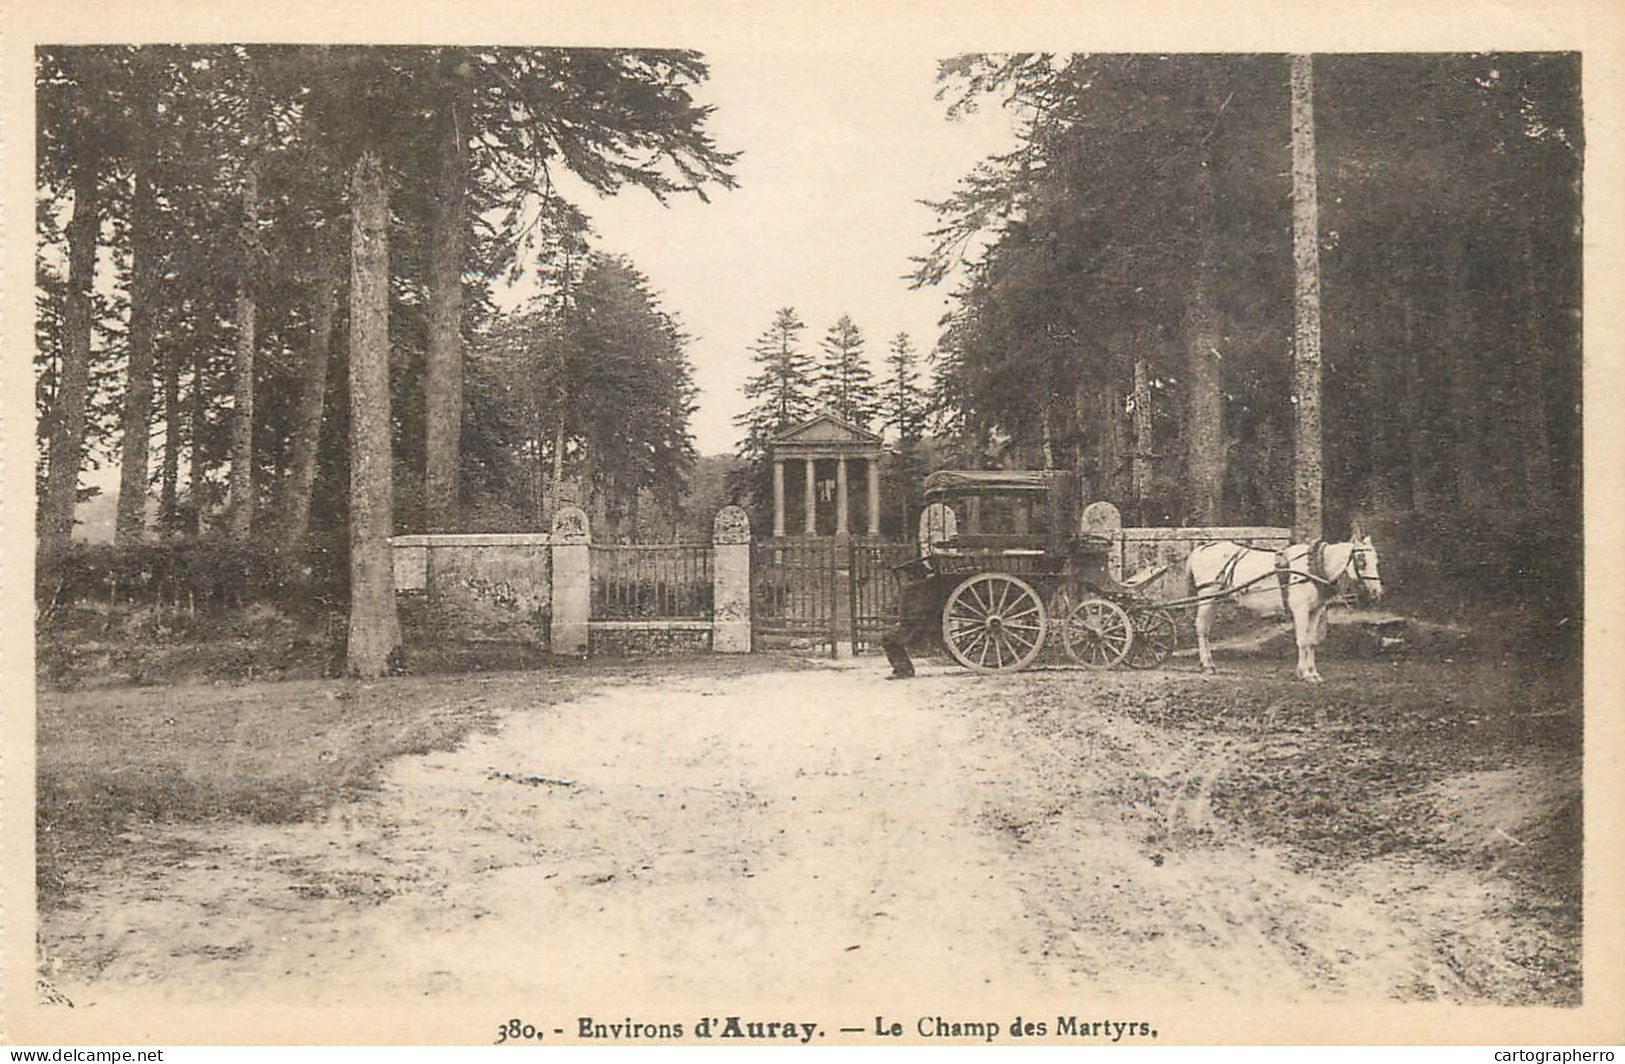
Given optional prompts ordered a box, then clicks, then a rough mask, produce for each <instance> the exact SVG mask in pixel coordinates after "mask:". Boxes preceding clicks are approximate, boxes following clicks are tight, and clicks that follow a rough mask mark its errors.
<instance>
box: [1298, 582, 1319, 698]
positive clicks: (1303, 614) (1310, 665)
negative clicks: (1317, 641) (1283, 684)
mask: <svg viewBox="0 0 1625 1064" xmlns="http://www.w3.org/2000/svg"><path fill="white" fill-rule="evenodd" d="M1313 623H1314V622H1313V620H1312V619H1311V618H1310V616H1309V611H1308V610H1307V609H1306V608H1305V607H1304V606H1303V605H1302V604H1301V603H1297V602H1294V603H1293V604H1292V634H1293V635H1294V636H1295V637H1296V638H1297V641H1298V679H1300V680H1307V681H1308V682H1310V683H1314V682H1315V680H1316V679H1317V677H1316V676H1315V647H1314V644H1313V643H1312V642H1311V639H1312V638H1313V635H1312V627H1311V626H1312V625H1313Z"/></svg>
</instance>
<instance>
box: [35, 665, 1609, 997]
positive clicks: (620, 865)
mask: <svg viewBox="0 0 1625 1064" xmlns="http://www.w3.org/2000/svg"><path fill="white" fill-rule="evenodd" d="M883 673H884V669H883V668H882V667H881V665H880V664H878V663H877V662H876V661H875V660H874V659H859V660H857V661H854V662H849V663H831V664H828V665H825V666H821V667H817V668H813V669H802V670H798V671H792V672H763V673H754V674H746V675H734V676H726V677H706V676H703V675H700V676H695V675H686V676H682V677H678V678H674V679H671V680H669V681H667V682H662V683H658V684H656V683H639V684H631V685H623V686H610V687H606V688H604V689H602V690H599V691H597V692H596V693H594V694H592V695H590V696H588V697H584V698H580V699H577V700H574V701H570V702H565V703H562V704H557V705H551V706H546V707H545V708H538V707H536V706H534V705H530V704H528V703H527V698H526V690H527V686H526V685H527V684H528V683H530V682H531V681H529V680H527V679H526V678H525V677H523V676H519V675H517V674H514V675H509V676H504V677H496V678H484V679H481V678H477V677H474V678H469V680H468V681H467V682H468V683H469V684H487V685H490V686H489V687H488V688H487V690H488V691H490V692H491V693H492V700H493V701H494V702H500V703H501V704H502V710H501V714H500V723H499V727H498V729H497V730H496V731H495V733H494V734H489V735H476V736H474V737H472V738H471V739H469V740H468V741H467V742H466V743H465V744H464V745H463V746H462V747H461V748H459V749H457V750H455V751H452V752H443V753H435V754H429V755H426V756H420V757H408V758H403V759H401V760H399V761H397V762H395V763H394V764H393V765H392V766H390V768H389V769H388V771H387V772H386V773H385V775H384V778H383V781H382V783H381V785H380V786H379V788H378V789H377V790H376V792H375V793H372V794H370V795H367V796H365V797H363V798H361V799H359V800H356V801H353V802H348V803H345V804H341V805H339V806H337V807H335V808H333V809H332V810H331V811H330V813H328V814H327V815H326V816H324V817H323V818H322V819H320V820H319V821H318V822H314V823H300V824H287V825H251V824H241V823H233V824H227V825H222V826H219V827H213V828H208V829H205V828H200V827H197V826H185V827H179V826H177V827H165V826H156V825H147V826H144V827H142V828H141V829H140V830H141V832H142V834H143V836H144V838H142V839H141V840H140V841H141V843H142V845H140V846H139V847H137V849H136V851H135V852H138V853H140V854H142V855H143V856H142V857H140V858H131V859H129V860H127V861H124V862H120V863H118V864H116V865H113V866H110V867H106V868H101V869H94V870H84V869H81V870H80V872H81V886H80V889H78V890H77V891H76V902H75V904H73V905H70V906H65V907H63V908H61V909H58V910H56V911H53V912H50V913H47V914H46V915H45V916H44V917H42V944H43V948H44V952H45V956H46V958H47V964H48V966H49V967H50V969H51V974H52V976H53V978H54V980H55V982H56V983H57V985H58V986H60V987H61V989H62V990H63V991H64V992H66V993H67V994H68V995H69V996H70V997H71V998H73V999H74V1001H75V1002H76V1003H77V1004H79V1005H81V1006H83V1005H87V1004H93V1003H95V1002H96V1001H98V1000H108V1001H112V1000H117V999H118V998H119V996H120V995H121V994H126V993H129V992H132V991H140V992H144V993H158V994H175V995H180V996H184V997H185V998H187V999H189V1000H196V999H198V998H200V997H203V998H213V997H220V998H230V997H235V996H237V995H240V994H243V993H249V992H251V993H254V994H256V995H273V996H275V997H286V998H291V999H294V1000H305V999H313V1000H321V1001H324V1002H326V1003H328V1004H331V1003H333V1002H334V1001H335V1000H339V999H342V997H343V996H344V994H346V993H347V992H350V991H352V990H353V991H354V992H357V993H362V992H364V993H365V994H366V995H367V996H375V995H377V994H380V993H384V994H390V995H392V996H397V997H399V996H404V995H429V996H430V997H435V996H440V995H462V994H472V993H476V992H478V991H480V990H481V989H483V988H488V987H490V986H492V985H501V986H504V987H506V988H509V989H510V990H511V991H513V992H514V993H515V994H531V995H536V996H537V997H536V999H537V1000H542V999H545V998H548V997H553V998H557V997H560V996H566V997H568V999H569V1000H571V1001H575V1002H581V1001H590V1000H594V999H595V998H596V999H597V1000H602V1001H604V1002H606V1007H608V1008H611V1009H619V1008H621V1007H623V1006H621V1005H615V1004H609V1003H611V1002H617V1001H626V1000H634V999H637V998H640V997H649V996H658V997H663V998H670V997H680V996H681V995H682V994H683V993H684V992H685V991H688V990H692V988H693V987H694V985H695V982H696V980H697V979H703V981H704V984H705V986H706V988H707V990H708V992H709V993H710V994H711V995H713V996H715V997H717V998H719V999H726V998H728V997H729V996H730V995H736V996H737V995H748V996H750V997H752V998H754V999H757V1000H762V999H771V1000H774V1001H780V1002H783V1003H785V1004H786V1005H792V1004H794V1003H796V1002H812V1001H828V1000H833V999H836V998H852V997H853V996H854V995H855V994H858V993H861V992H862V991H863V990H865V989H866V988H874V987H882V986H885V987H896V986H905V987H907V988H909V991H910V993H911V994H913V995H915V996H916V998H917V999H923V998H924V997H926V996H928V995H930V994H931V993H933V992H951V993H954V994H958V995H963V994H965V993H967V992H971V991H974V990H975V989H976V988H978V987H983V986H991V987H996V988H998V990H999V992H1000V993H1001V995H1006V996H1007V995H1010V994H1013V993H1019V992H1022V991H1024V990H1027V989H1031V990H1032V991H1034V992H1039V993H1043V994H1045V995H1048V996H1050V997H1054V996H1055V995H1063V996H1064V995H1086V994H1091V993H1098V992H1101V991H1103V990H1109V991H1111V992H1114V993H1133V992H1135V991H1136V989H1138V988H1143V987H1156V988H1157V989H1158V992H1159V994H1160V995H1163V996H1166V995H1167V994H1168V993H1169V992H1170V991H1174V992H1179V991H1187V992H1189V993H1190V994H1193V995H1211V994H1236V995H1258V994H1268V995H1270V996H1271V997H1273V998H1276V999H1280V998H1282V997H1283V996H1284V997H1288V998H1296V999H1300V1000H1305V1001H1320V1000H1327V999H1337V998H1379V999H1389V1000H1395V999H1397V1000H1417V999H1434V998H1439V999H1446V1000H1462V1001H1473V1000H1483V1001H1499V1002H1525V1001H1542V1002H1545V1003H1558V1002H1560V1001H1563V1000H1572V999H1573V998H1572V995H1573V994H1574V993H1577V990H1576V984H1577V978H1578V967H1577V965H1578V958H1577V946H1578V937H1577V935H1578V931H1577V917H1578V914H1577V912H1576V913H1575V914H1573V915H1574V920H1575V927H1574V929H1573V935H1572V936H1568V935H1567V933H1566V932H1563V931H1562V930H1561V929H1558V930H1554V929H1553V927H1554V925H1553V924H1552V923H1551V921H1549V920H1548V921H1545V922H1542V921H1540V920H1530V919H1525V918H1524V917H1521V916H1519V912H1520V911H1522V910H1524V909H1527V906H1522V907H1521V908H1520V904H1519V898H1518V897H1516V896H1515V894H1516V892H1515V889H1514V883H1515V881H1514V880H1513V879H1511V878H1508V876H1507V875H1505V874H1503V873H1504V872H1505V869H1504V868H1502V867H1501V866H1500V865H1498V864H1496V863H1494V861H1491V862H1489V863H1485V862H1483V861H1476V860H1463V861H1454V862H1451V861H1435V860H1430V859H1428V858H1427V857H1426V856H1425V855H1419V854H1418V851H1415V850H1403V851H1390V852H1387V853H1383V852H1355V851H1352V850H1351V851H1349V854H1348V859H1346V860H1344V859H1339V860H1316V859H1314V858H1313V855H1310V856H1306V851H1303V850H1301V849H1299V848H1296V847H1294V846H1293V845H1291V844H1290V842H1289V841H1288V840H1283V839H1282V838H1280V837H1272V835H1271V833H1270V832H1269V831H1267V830H1257V826H1256V824H1252V826H1250V824H1251V823H1252V822H1250V821H1249V819H1248V816H1247V815H1246V812H1247V810H1248V809H1256V808H1258V807H1259V803H1260V801H1261V799H1260V798H1259V797H1258V796H1259V795H1260V794H1268V793H1273V792H1268V789H1267V788H1265V789H1264V790H1262V791H1261V790H1260V789H1259V787H1257V786H1253V787H1252V788H1251V789H1248V787H1247V786H1245V784H1246V783H1247V781H1248V780H1253V781H1254V782H1255V783H1256V773H1257V772H1258V771H1259V766H1260V765H1266V764H1268V763H1271V762H1270V759H1271V758H1279V757H1282V756H1287V755H1289V754H1290V751H1291V744H1292V743H1294V742H1296V743H1298V744H1299V746H1300V747H1301V746H1303V745H1304V744H1306V743H1308V742H1310V741H1312V738H1313V736H1314V735H1316V734H1320V733H1323V732H1325V731H1326V729H1327V728H1328V727H1330V728H1331V730H1332V731H1333V732H1335V731H1336V727H1335V725H1328V724H1327V722H1326V720H1325V719H1324V712H1323V711H1322V713H1321V717H1322V719H1321V720H1320V721H1319V724H1318V727H1319V729H1320V731H1319V732H1317V731H1316V730H1315V729H1316V727H1317V724H1316V722H1315V721H1313V720H1310V721H1309V722H1307V723H1306V724H1305V725H1304V727H1302V728H1298V727H1297V726H1296V725H1292V724H1290V722H1285V721H1282V720H1278V719H1277V715H1278V711H1279V705H1285V704H1289V702H1290V699H1292V698H1296V697H1297V695H1296V694H1295V692H1297V691H1299V690H1302V688H1301V687H1290V688H1289V687H1287V686H1285V685H1284V684H1280V683H1277V685H1276V688H1275V689H1276V690H1278V691H1280V692H1283V693H1284V694H1283V696H1282V697H1283V698H1285V699H1287V700H1288V702H1282V703H1279V704H1272V705H1273V706H1274V707H1275V708H1270V707H1266V708H1265V710H1263V711H1253V715H1252V716H1251V717H1250V718H1248V720H1247V721H1245V722H1242V721H1239V718H1240V717H1241V715H1242V713H1241V711H1238V712H1237V715H1236V716H1235V717H1232V718H1230V719H1228V720H1227V721H1225V722H1223V723H1224V724H1225V725H1226V726H1225V727H1203V728H1199V729H1193V728H1191V727H1189V726H1188V724H1189V722H1188V721H1187V722H1180V721H1176V720H1173V719H1163V718H1159V717H1158V716H1157V715H1156V714H1157V713H1160V712H1163V711H1162V710H1158V709H1157V708H1156V707H1158V706H1168V705H1181V704H1185V702H1186V701H1187V696H1188V695H1189V694H1190V693H1191V692H1193V691H1202V692H1206V693H1208V694H1211V693H1212V692H1214V691H1218V692H1220V693H1221V694H1223V693H1224V692H1226V691H1239V690H1241V687H1240V686H1238V685H1242V684H1245V683H1247V682H1248V681H1246V680H1245V679H1244V678H1241V677H1235V676H1232V677H1228V678H1226V677H1221V678H1218V679H1214V680H1205V679H1203V678H1201V677H1199V676H1196V675H1194V674H1192V673H1189V672H1183V671H1164V672H1162V673H1157V674H1149V675H1148V674H1128V673H1125V674H1117V673H1113V674H1108V675H1100V674H1086V673H1076V672H1034V673H1029V674H1024V675H1022V676H1019V677H999V678H979V677H975V676H972V675H970V674H968V673H966V672H964V671H962V670H958V669H948V668H946V667H942V666H938V667H930V666H928V667H926V668H924V669H922V674H921V677H920V678H919V679H917V680H915V681H914V682H911V683H886V682H883V681H882V676H883ZM1356 682H1360V681H1358V680H1356V679H1353V678H1351V679H1349V680H1346V681H1345V682H1344V684H1343V687H1344V688H1345V689H1346V690H1345V693H1347V690H1351V689H1352V688H1350V684H1353V683H1356ZM1215 685H1216V686H1215ZM1326 687H1327V689H1328V690H1331V691H1333V692H1334V694H1335V691H1336V690H1337V689H1338V687H1339V685H1338V683H1337V682H1336V681H1335V680H1334V682H1333V683H1331V684H1328V685H1326ZM1317 697H1322V698H1324V697H1328V696H1327V695H1326V694H1325V693H1324V692H1323V693H1322V694H1320V695H1318V696H1317ZM1290 704H1291V705H1296V704H1297V703H1290ZM1147 707H1151V708H1150V709H1148V708H1147ZM1256 708H1257V707H1256V706H1255V710H1256ZM1261 722H1262V723H1261ZM1243 724H1245V726H1242V725H1243ZM1266 732H1267V734H1266ZM1334 740H1336V741H1339V742H1342V741H1344V740H1340V739H1336V736H1334ZM1282 743H1285V744H1287V747H1286V748H1285V753H1283V748H1282V746H1281V744H1282ZM1349 745H1350V749H1353V746H1352V744H1349ZM1575 772H1577V762H1576V766H1575ZM1249 773H1252V774H1253V775H1251V776H1250V775H1249ZM1509 773H1510V775H1509ZM527 777H546V779H541V780H537V779H527ZM1427 788H1432V789H1431V790H1429V789H1427ZM1440 788H1443V789H1440ZM1450 788H1455V791H1450ZM1462 788H1467V789H1469V790H1471V789H1472V788H1477V789H1478V790H1477V792H1476V793H1475V796H1474V801H1473V802H1471V803H1468V804H1469V805H1470V806H1471V807H1472V808H1479V807H1481V806H1483V804H1484V803H1486V802H1495V801H1499V802H1501V803H1502V807H1501V811H1500V812H1499V813H1497V814H1496V815H1495V817H1494V818H1493V821H1492V822H1485V823H1483V824H1477V825H1476V826H1475V822H1472V821H1471V820H1470V818H1468V819H1467V820H1457V821H1451V822H1450V823H1451V824H1453V828H1452V830H1454V831H1455V832H1456V834H1455V835H1454V836H1451V838H1453V839H1454V840H1455V842H1456V843H1459V844H1460V845H1459V846H1458V847H1457V851H1456V852H1459V853H1467V852H1469V851H1471V852H1472V853H1474V854H1486V853H1493V852H1494V851H1493V847H1494V846H1496V845H1499V842H1498V840H1497V839H1496V838H1495V837H1494V832H1500V833H1501V834H1503V835H1507V836H1508V837H1509V838H1513V837H1515V836H1517V835H1519V834H1520V833H1523V832H1527V831H1531V830H1534V829H1533V828H1532V827H1530V825H1537V824H1540V823H1544V822H1545V821H1543V820H1542V819H1541V818H1542V817H1544V816H1546V815H1547V812H1549V810H1548V808H1547V807H1549V806H1551V805H1552V804H1553V803H1554V802H1557V803H1561V802H1562V801H1565V800H1567V799H1568V798H1570V797H1574V798H1575V799H1576V801H1577V788H1578V778H1577V775H1576V776H1574V778H1573V779H1569V778H1568V777H1566V776H1564V775H1563V773H1562V772H1560V771H1554V770H1551V769H1550V768H1549V766H1548V767H1543V766H1542V765H1541V764H1538V763H1531V765H1529V766H1527V767H1526V768H1523V769H1516V768H1514V769H1497V770H1484V769H1482V768H1480V769H1479V770H1477V771H1463V772H1462V773H1459V774H1458V775H1455V776H1452V777H1451V778H1450V779H1448V780H1446V781H1444V782H1443V783H1440V782H1438V781H1437V780H1435V781H1433V782H1432V783H1429V784H1427V787H1424V788H1422V789H1420V790H1418V789H1417V788H1416V787H1409V788H1401V789H1406V790H1408V791H1409V792H1411V800H1412V802H1413V803H1416V802H1421V803H1428V802H1434V803H1438V802H1442V801H1445V800H1446V799H1448V798H1449V797H1450V796H1451V795H1452V794H1456V795H1457V796H1459V793H1460V792H1461V791H1462ZM1567 788H1572V789H1573V790H1574V794H1573V795H1570V794H1569V793H1568V790H1567ZM1559 792H1561V793H1559ZM1328 800H1330V801H1334V802H1337V801H1342V800H1343V798H1341V797H1338V796H1332V797H1330V798H1329V799H1328ZM1385 800H1386V799H1385ZM1249 803H1251V804H1249ZM1429 808H1433V807H1432V806H1430V807H1429ZM1237 810H1240V812H1237ZM1220 812H1225V813H1226V814H1228V815H1220ZM1293 823H1298V821H1296V820H1294V821H1293ZM1304 823H1305V824H1307V822H1304ZM1464 824H1465V826H1463V825H1464ZM1492 829H1493V830H1492ZM1464 832H1466V833H1467V834H1470V835H1472V837H1471V838H1467V837H1466V835H1464V834H1463V833H1464ZM1474 832H1477V834H1473V833H1474ZM1480 835H1482V836H1483V837H1482V838H1480V837H1479V836H1480ZM1514 841H1519V840H1517V839H1516V838H1514ZM1519 845H1520V846H1521V845H1523V842H1522V841H1519ZM1475 847H1477V848H1476V849H1475ZM1379 849H1380V848H1379ZM1574 859H1575V860H1576V861H1577V860H1578V857H1577V854H1576V855H1575V857H1574ZM1576 867H1577V866H1576ZM1571 939H1572V940H1571ZM1532 958H1534V960H1532ZM1539 958H1545V959H1546V960H1545V961H1544V962H1542V963H1544V964H1545V967H1544V968H1543V967H1542V964H1541V963H1537V960H1538V959H1539ZM1554 972H1555V973H1556V974H1555V975H1554V974H1553V973H1554Z"/></svg>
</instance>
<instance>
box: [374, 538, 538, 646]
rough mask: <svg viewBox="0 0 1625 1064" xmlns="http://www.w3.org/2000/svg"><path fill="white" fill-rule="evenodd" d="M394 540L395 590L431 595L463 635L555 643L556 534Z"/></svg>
mask: <svg viewBox="0 0 1625 1064" xmlns="http://www.w3.org/2000/svg"><path fill="white" fill-rule="evenodd" d="M390 543H391V546H393V548H394V563H395V565H394V568H395V590H396V591H409V592H421V593H423V594H424V595H426V596H427V597H428V599H429V602H430V604H431V607H432V609H433V611H434V616H435V618H436V621H437V622H438V623H443V624H445V625H447V626H448V628H449V629H450V630H453V631H455V632H456V634H457V635H458V637H459V638H463V639H493V640H513V641H520V642H533V643H539V644H542V645H546V644H547V641H548V634H549V622H550V620H551V616H552V606H553V602H552V597H553V596H552V537H551V536H549V535H547V534H546V533H522V534H511V535H468V536H454V535H427V536H396V537H395V538H394V539H393V540H391V541H390Z"/></svg>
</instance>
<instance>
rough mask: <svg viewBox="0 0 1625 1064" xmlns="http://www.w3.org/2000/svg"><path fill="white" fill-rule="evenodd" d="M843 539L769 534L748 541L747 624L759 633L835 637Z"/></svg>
mask: <svg viewBox="0 0 1625 1064" xmlns="http://www.w3.org/2000/svg"><path fill="white" fill-rule="evenodd" d="M846 563H847V544H845V543H843V542H840V541H838V540H835V539H813V538H809V539H770V540H763V541H761V542H759V543H755V544H753V545H752V547H751V625H752V628H753V629H754V630H755V632H756V633H757V635H759V636H800V637H802V638H809V639H815V640H817V641H819V642H823V643H826V644H828V645H829V648H830V651H831V653H833V652H834V649H835V642H836V639H837V638H838V637H839V628H840V621H841V617H840V612H839V602H838V597H839V596H838V595H837V587H838V584H837V580H838V578H839V577H840V576H841V570H842V569H843V568H845V566H846Z"/></svg>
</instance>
